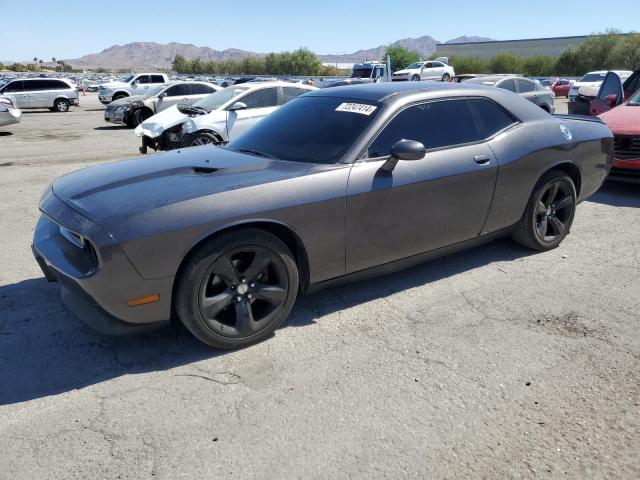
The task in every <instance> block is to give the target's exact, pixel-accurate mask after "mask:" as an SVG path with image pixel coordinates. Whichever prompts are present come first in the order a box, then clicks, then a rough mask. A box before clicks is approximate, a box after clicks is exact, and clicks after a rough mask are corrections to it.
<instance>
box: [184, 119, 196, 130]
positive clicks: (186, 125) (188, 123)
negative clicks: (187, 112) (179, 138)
mask: <svg viewBox="0 0 640 480" xmlns="http://www.w3.org/2000/svg"><path fill="white" fill-rule="evenodd" d="M181 131H182V133H193V132H195V131H196V122H194V121H193V120H187V121H186V122H184V123H183V124H182V130H181Z"/></svg>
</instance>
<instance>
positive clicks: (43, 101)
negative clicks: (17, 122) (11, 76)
mask: <svg viewBox="0 0 640 480" xmlns="http://www.w3.org/2000/svg"><path fill="white" fill-rule="evenodd" d="M0 94H4V95H10V96H11V97H12V98H13V99H14V100H15V102H14V103H15V106H16V107H18V108H20V109H25V108H48V109H49V110H51V111H54V112H68V111H69V107H70V106H71V105H78V104H79V101H78V91H77V90H76V88H75V85H74V84H73V83H72V82H71V80H67V79H62V78H23V79H17V80H11V81H10V82H9V83H7V84H5V85H3V86H2V87H0Z"/></svg>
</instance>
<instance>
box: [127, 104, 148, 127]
mask: <svg viewBox="0 0 640 480" xmlns="http://www.w3.org/2000/svg"><path fill="white" fill-rule="evenodd" d="M150 117H151V115H150V114H149V111H148V110H147V109H145V108H139V109H138V110H136V111H135V112H133V115H131V117H130V118H131V120H130V123H131V125H132V127H130V128H136V127H137V126H138V125H140V124H141V123H142V122H144V121H145V120H146V119H147V118H150Z"/></svg>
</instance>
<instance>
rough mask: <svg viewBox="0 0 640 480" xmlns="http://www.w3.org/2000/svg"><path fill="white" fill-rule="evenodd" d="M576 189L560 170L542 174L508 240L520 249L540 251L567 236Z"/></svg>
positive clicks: (551, 246)
mask: <svg viewBox="0 0 640 480" xmlns="http://www.w3.org/2000/svg"><path fill="white" fill-rule="evenodd" d="M576 197H577V195H576V187H575V185H574V183H573V180H572V179H571V177H569V175H567V174H566V173H565V172H562V171H560V170H551V171H550V172H547V173H545V174H544V175H543V176H542V178H540V180H538V183H537V184H536V186H535V187H534V189H533V192H532V193H531V196H530V197H529V201H528V202H527V207H526V209H525V211H524V214H523V215H522V218H521V219H520V221H519V222H518V223H517V224H516V226H515V229H514V230H513V232H512V233H511V238H513V240H515V242H516V243H519V244H520V245H522V246H523V247H527V248H531V249H532V250H537V251H540V252H544V251H547V250H552V249H554V248H556V247H557V246H558V245H560V243H562V241H563V240H564V239H565V237H566V236H567V235H568V234H569V231H570V229H571V225H572V223H573V218H574V216H575V213H576Z"/></svg>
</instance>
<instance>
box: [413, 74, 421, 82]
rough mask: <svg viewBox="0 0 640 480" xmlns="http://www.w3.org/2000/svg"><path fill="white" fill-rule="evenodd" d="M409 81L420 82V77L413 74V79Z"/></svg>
mask: <svg viewBox="0 0 640 480" xmlns="http://www.w3.org/2000/svg"><path fill="white" fill-rule="evenodd" d="M411 81H412V82H419V81H420V75H418V74H415V75H414V76H413V77H411Z"/></svg>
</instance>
